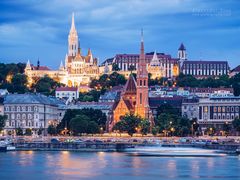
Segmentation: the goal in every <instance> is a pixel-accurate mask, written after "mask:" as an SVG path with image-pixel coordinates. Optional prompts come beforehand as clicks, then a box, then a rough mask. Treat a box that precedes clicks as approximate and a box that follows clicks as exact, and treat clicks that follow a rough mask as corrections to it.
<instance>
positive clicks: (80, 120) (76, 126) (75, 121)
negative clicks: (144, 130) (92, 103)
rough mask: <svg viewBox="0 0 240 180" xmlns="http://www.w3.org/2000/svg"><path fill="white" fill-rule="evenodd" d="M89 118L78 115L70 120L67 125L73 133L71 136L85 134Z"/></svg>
mask: <svg viewBox="0 0 240 180" xmlns="http://www.w3.org/2000/svg"><path fill="white" fill-rule="evenodd" d="M89 121H90V118H89V117H87V116H86V115H78V116H77V117H75V118H72V119H71V120H70V123H69V128H70V130H71V131H72V132H73V135H79V134H81V133H86V132H87V130H88V122H89Z"/></svg>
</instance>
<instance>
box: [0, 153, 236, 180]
mask: <svg viewBox="0 0 240 180" xmlns="http://www.w3.org/2000/svg"><path fill="white" fill-rule="evenodd" d="M5 179H6V180H12V179H20V180H27V179H43V180H47V179H54V180H55V179H97V180H101V179H104V180H109V179H122V180H127V179H131V180H134V179H146V180H149V179H177V180H181V179H209V180H210V179H211V180H212V179H226V180H231V179H236V180H237V179H238V180H240V156H224V157H146V156H129V155H127V154H126V153H115V152H114V153H110V152H109V153H105V152H96V153H95V152H92V153H91V152H89V153H85V152H68V151H62V152H36V151H35V152H34V151H21V152H7V153H0V180H5Z"/></svg>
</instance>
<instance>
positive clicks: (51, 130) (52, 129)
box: [47, 124, 57, 135]
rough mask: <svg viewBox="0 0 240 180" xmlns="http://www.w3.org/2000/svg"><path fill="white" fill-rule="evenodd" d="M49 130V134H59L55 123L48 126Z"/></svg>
mask: <svg viewBox="0 0 240 180" xmlns="http://www.w3.org/2000/svg"><path fill="white" fill-rule="evenodd" d="M47 132H48V134H50V135H57V128H56V126H55V125H53V124H50V125H49V126H48V128H47Z"/></svg>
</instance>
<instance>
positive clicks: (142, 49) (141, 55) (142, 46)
mask: <svg viewBox="0 0 240 180" xmlns="http://www.w3.org/2000/svg"><path fill="white" fill-rule="evenodd" d="M140 51H141V52H140V60H145V55H144V41H143V29H141V49H140Z"/></svg>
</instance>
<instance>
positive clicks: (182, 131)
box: [155, 104, 197, 136]
mask: <svg viewBox="0 0 240 180" xmlns="http://www.w3.org/2000/svg"><path fill="white" fill-rule="evenodd" d="M157 115H158V117H157V118H156V119H155V125H156V126H157V127H158V130H159V131H158V132H159V133H163V132H164V133H165V134H166V133H168V134H169V133H171V134H172V135H176V136H186V135H188V134H190V132H191V126H192V124H191V121H190V120H189V119H187V118H185V117H182V116H181V114H180V113H179V112H178V111H176V109H174V108H173V107H172V106H171V105H168V104H166V105H162V106H160V107H159V108H158V110H157ZM194 121H195V120H194ZM196 128H197V125H196Z"/></svg>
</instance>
